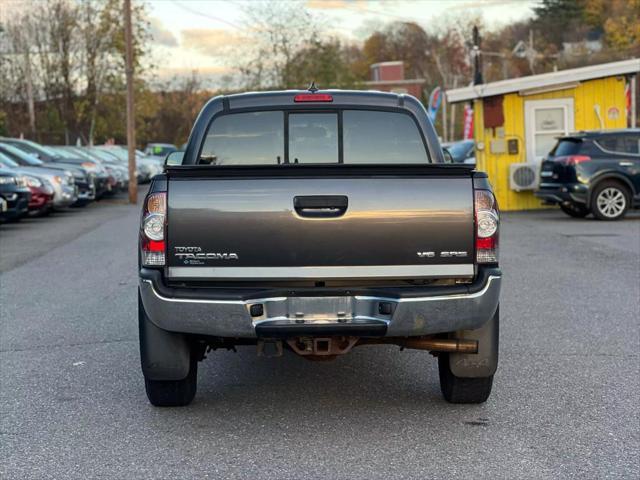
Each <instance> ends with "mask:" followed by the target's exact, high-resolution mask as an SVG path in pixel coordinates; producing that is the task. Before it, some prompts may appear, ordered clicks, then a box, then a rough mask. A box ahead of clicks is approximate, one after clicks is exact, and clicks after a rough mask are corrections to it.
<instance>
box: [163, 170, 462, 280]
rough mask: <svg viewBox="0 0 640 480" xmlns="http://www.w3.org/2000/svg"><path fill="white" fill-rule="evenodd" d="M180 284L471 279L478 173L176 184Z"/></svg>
mask: <svg viewBox="0 0 640 480" xmlns="http://www.w3.org/2000/svg"><path fill="white" fill-rule="evenodd" d="M167 242H168V243H167V253H168V258H167V260H168V263H167V266H168V269H167V275H168V277H169V278H173V279H198V280H221V279H227V280H229V279H232V280H247V279H251V280H258V279H265V280H266V279H270V280H281V279H315V280H318V279H325V278H326V279H331V278H398V279H401V278H410V279H414V278H415V279H419V278H469V277H472V276H473V274H474V267H473V260H472V259H473V248H474V217H473V186H472V179H471V174H470V173H466V174H464V175H450V176H428V175H424V176H413V177H402V176H396V177H394V176H382V177H375V176H374V177H370V176H369V177H365V176H362V177H349V178H310V177H274V178H261V177H244V178H243V177H224V176H223V177H220V176H205V175H203V176H201V177H198V176H196V177H194V176H189V177H186V178H185V177H180V176H176V177H172V176H171V174H169V185H168V217H167Z"/></svg>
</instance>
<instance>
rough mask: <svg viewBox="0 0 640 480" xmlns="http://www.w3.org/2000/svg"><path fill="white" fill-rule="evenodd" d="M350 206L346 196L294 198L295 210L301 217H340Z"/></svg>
mask: <svg viewBox="0 0 640 480" xmlns="http://www.w3.org/2000/svg"><path fill="white" fill-rule="evenodd" d="M348 206H349V199H348V198H347V197H346V196H345V195H305V196H298V197H293V208H295V210H296V212H297V213H298V215H300V216H301V217H340V216H342V215H344V212H346V211H347V207H348Z"/></svg>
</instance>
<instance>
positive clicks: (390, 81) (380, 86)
mask: <svg viewBox="0 0 640 480" xmlns="http://www.w3.org/2000/svg"><path fill="white" fill-rule="evenodd" d="M369 68H370V69H371V80H370V81H368V82H365V84H366V85H367V86H368V87H369V89H371V90H381V91H383V92H394V93H408V94H409V95H413V96H414V97H416V98H422V88H423V86H424V83H425V80H424V78H413V79H405V78H404V62H402V61H397V62H381V63H374V64H373V65H371V66H370V67H369Z"/></svg>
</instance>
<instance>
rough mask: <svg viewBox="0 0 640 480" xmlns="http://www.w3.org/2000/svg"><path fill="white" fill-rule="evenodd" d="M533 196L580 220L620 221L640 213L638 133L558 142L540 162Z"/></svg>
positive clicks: (614, 132) (583, 136)
mask: <svg viewBox="0 0 640 480" xmlns="http://www.w3.org/2000/svg"><path fill="white" fill-rule="evenodd" d="M536 196H537V197H540V198H542V199H543V200H545V202H546V203H549V204H558V205H560V208H561V209H562V211H563V212H565V213H566V214H567V215H570V216H572V217H580V218H581V217H586V216H587V215H588V214H589V213H593V216H594V217H595V218H597V219H599V220H619V219H621V218H622V217H624V215H625V214H626V213H627V210H628V209H629V208H638V207H640V129H626V130H609V131H589V132H579V133H576V134H572V135H568V136H566V137H561V138H560V139H559V140H558V143H557V144H556V146H555V147H554V148H553V150H551V153H550V154H549V155H548V157H547V158H546V159H545V160H544V161H543V162H542V166H541V170H540V187H539V189H538V191H536Z"/></svg>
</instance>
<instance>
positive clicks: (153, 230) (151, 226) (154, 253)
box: [140, 192, 167, 267]
mask: <svg viewBox="0 0 640 480" xmlns="http://www.w3.org/2000/svg"><path fill="white" fill-rule="evenodd" d="M166 223H167V194H166V192H158V193H152V194H150V195H149V196H148V197H147V198H146V200H145V202H144V209H143V211H142V222H141V223H140V246H141V249H142V264H143V265H144V266H145V267H162V266H164V264H165V250H166V249H165V230H166V228H165V227H166Z"/></svg>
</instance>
